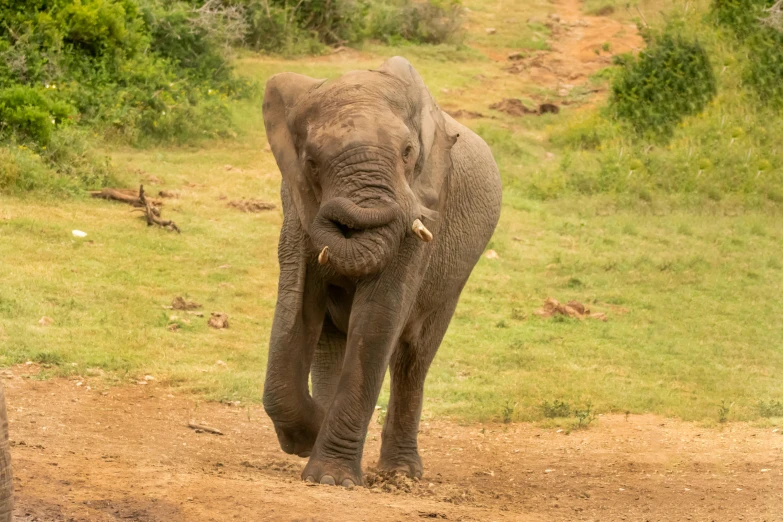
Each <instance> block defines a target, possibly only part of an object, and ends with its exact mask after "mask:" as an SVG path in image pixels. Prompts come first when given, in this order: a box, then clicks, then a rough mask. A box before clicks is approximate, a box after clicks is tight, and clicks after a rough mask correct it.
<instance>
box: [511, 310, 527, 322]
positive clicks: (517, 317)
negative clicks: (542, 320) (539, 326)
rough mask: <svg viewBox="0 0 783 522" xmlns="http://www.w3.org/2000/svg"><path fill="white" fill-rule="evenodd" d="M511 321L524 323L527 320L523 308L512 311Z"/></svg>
mask: <svg viewBox="0 0 783 522" xmlns="http://www.w3.org/2000/svg"><path fill="white" fill-rule="evenodd" d="M511 319H513V320H514V321H524V320H525V319H527V315H525V313H524V312H523V311H522V309H521V308H512V309H511Z"/></svg>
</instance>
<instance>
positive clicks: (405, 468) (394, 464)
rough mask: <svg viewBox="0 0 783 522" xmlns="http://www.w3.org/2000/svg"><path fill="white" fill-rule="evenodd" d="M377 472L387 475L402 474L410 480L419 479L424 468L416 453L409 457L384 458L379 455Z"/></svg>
mask: <svg viewBox="0 0 783 522" xmlns="http://www.w3.org/2000/svg"><path fill="white" fill-rule="evenodd" d="M378 470H379V471H385V472H388V473H397V472H399V473H404V474H405V475H407V476H408V477H410V478H413V479H420V478H421V477H422V474H423V473H424V466H423V465H422V463H421V457H420V456H419V454H418V453H412V454H410V455H395V456H393V457H391V456H385V455H383V454H381V458H380V460H379V461H378Z"/></svg>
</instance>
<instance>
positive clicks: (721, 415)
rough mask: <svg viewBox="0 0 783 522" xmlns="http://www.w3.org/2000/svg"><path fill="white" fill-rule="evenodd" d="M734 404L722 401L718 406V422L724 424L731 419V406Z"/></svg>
mask: <svg viewBox="0 0 783 522" xmlns="http://www.w3.org/2000/svg"><path fill="white" fill-rule="evenodd" d="M732 406H734V403H733V402H732V403H731V404H726V401H725V400H723V401H720V406H718V422H720V423H721V424H724V423H725V422H727V421H728V420H729V413H731V407H732Z"/></svg>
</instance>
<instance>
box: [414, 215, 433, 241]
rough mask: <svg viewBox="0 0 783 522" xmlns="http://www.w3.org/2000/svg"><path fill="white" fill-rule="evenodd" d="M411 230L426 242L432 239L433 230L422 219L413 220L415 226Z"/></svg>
mask: <svg viewBox="0 0 783 522" xmlns="http://www.w3.org/2000/svg"><path fill="white" fill-rule="evenodd" d="M411 230H413V233H414V234H416V235H417V236H418V237H419V239H421V240H422V241H424V242H425V243H429V242H430V241H432V232H430V231H429V230H427V227H425V226H424V223H422V222H421V220H420V219H416V220H414V221H413V226H412V227H411Z"/></svg>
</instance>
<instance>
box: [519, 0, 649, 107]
mask: <svg viewBox="0 0 783 522" xmlns="http://www.w3.org/2000/svg"><path fill="white" fill-rule="evenodd" d="M553 5H554V6H555V8H556V10H557V14H553V15H551V16H550V17H548V18H546V19H541V20H535V21H538V22H540V23H543V24H546V25H547V26H548V27H549V28H550V29H551V31H552V36H551V39H550V42H549V43H550V45H551V50H549V51H537V52H535V53H533V54H532V55H530V56H528V57H523V58H522V57H519V56H517V55H515V56H514V58H513V59H512V61H511V65H510V66H509V68H508V71H509V72H511V73H513V74H518V75H520V76H521V77H522V78H524V79H525V81H527V82H530V83H534V84H536V85H538V86H540V87H545V88H549V89H553V90H555V91H556V92H557V93H558V94H559V95H561V96H563V95H566V94H568V92H569V91H570V90H571V89H572V88H573V87H575V86H577V85H581V84H583V83H585V82H586V81H587V78H588V77H589V76H590V75H591V74H594V73H596V72H598V71H599V70H600V69H603V68H604V67H607V66H608V65H610V64H611V61H612V56H613V55H615V54H622V53H626V52H637V51H639V50H640V49H642V48H643V47H644V41H643V40H642V37H641V36H640V35H639V32H638V30H637V28H636V26H635V25H633V24H631V23H627V22H626V23H623V22H620V21H618V20H615V19H613V18H607V17H603V16H588V15H585V14H584V13H583V11H582V2H580V1H579V0H558V1H555V2H553Z"/></svg>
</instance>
